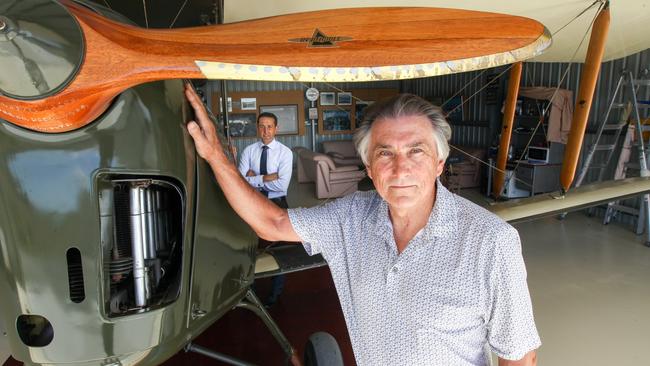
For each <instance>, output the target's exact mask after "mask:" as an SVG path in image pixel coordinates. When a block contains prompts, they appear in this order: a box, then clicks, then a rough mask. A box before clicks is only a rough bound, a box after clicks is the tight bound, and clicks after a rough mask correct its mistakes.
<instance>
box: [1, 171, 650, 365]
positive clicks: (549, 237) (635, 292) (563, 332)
mask: <svg viewBox="0 0 650 366" xmlns="http://www.w3.org/2000/svg"><path fill="white" fill-rule="evenodd" d="M362 186H363V187H364V188H368V187H369V183H368V182H364V183H363V184H362ZM313 192H314V187H313V184H297V183H292V185H291V188H290V193H289V204H290V205H291V206H292V207H296V206H312V205H314V204H319V203H322V202H323V201H320V200H317V199H315V198H314V196H313ZM460 193H461V195H464V196H468V197H469V198H470V199H472V200H475V201H477V203H480V204H485V200H484V199H483V198H482V196H481V195H480V194H478V193H477V192H473V191H469V190H466V191H462V192H460ZM516 228H517V229H518V230H519V233H520V235H521V238H522V244H523V245H522V246H523V254H524V259H525V261H526V265H527V268H528V283H529V288H530V292H531V296H532V302H533V307H534V311H535V319H536V322H537V327H538V330H539V332H540V335H541V338H542V343H543V345H542V347H541V348H540V349H539V350H538V357H539V364H540V365H590V366H598V365H649V364H650V351H649V349H650V347H648V344H650V248H646V247H645V246H643V244H642V237H639V236H636V235H634V233H633V231H632V228H631V227H625V226H622V225H620V224H610V225H608V226H603V225H601V223H600V219H599V218H592V217H588V216H586V215H585V214H583V213H580V212H577V213H571V214H569V215H568V217H567V218H566V219H565V220H564V221H558V220H556V219H555V218H547V219H542V220H537V221H533V222H528V223H523V224H518V225H516ZM303 273H305V274H307V273H306V272H303ZM296 275H298V274H296ZM327 275H328V273H327V272H324V276H327ZM296 282H298V281H294V282H293V283H294V286H295V283H296ZM330 290H331V289H329V288H328V289H321V290H319V291H323V292H327V293H328V294H329V295H328V296H330V297H332V296H335V295H334V294H333V292H332V291H330ZM300 291H303V292H302V293H301V294H300V296H302V297H304V296H305V292H304V291H306V290H305V289H302V290H300ZM296 295H297V294H296ZM314 295H315V294H310V295H309V296H307V297H308V298H310V297H311V296H314ZM291 296H293V295H291ZM284 301H285V302H284V305H283V304H282V298H281V302H280V303H279V305H281V306H280V308H278V309H275V310H274V313H275V314H273V315H274V317H276V316H277V317H278V318H280V319H281V318H282V316H283V315H282V314H284V313H286V314H287V316H292V317H293V316H295V315H296V310H295V309H293V310H292V309H291V307H292V303H291V302H290V296H289V294H287V296H286V297H285V300H284ZM312 306H313V304H312ZM330 306H332V305H331V304H330ZM285 307H286V309H285ZM310 310H311V312H312V314H313V313H314V312H315V311H316V309H314V308H311V309H310ZM235 319H236V320H232V319H231V320H230V323H231V327H232V329H236V328H237V327H241V326H242V323H241V321H240V320H239V318H235ZM280 319H276V320H278V323H281V324H280V325H281V326H284V327H285V328H286V327H289V328H293V327H296V326H299V327H300V326H301V323H299V322H298V323H296V322H295V321H292V322H289V323H285V321H283V320H280ZM0 326H1V324H0ZM215 326H219V327H220V329H219V332H220V333H228V331H229V330H228V324H224V322H222V321H221V320H220V321H219V322H217V323H216V324H215ZM302 326H304V325H302ZM260 332H265V330H264V329H262V328H260ZM285 332H287V333H291V332H293V330H290V331H287V330H286V329H285ZM206 333H207V332H206ZM0 334H1V333H0ZM248 336H249V337H250V336H251V334H250V333H249V334H248ZM1 338H2V337H0V356H2V351H3V348H2V347H3V344H2V339H1ZM207 338H209V337H206V339H207ZM339 338H342V341H343V342H348V340H347V339H346V337H344V336H343V337H339ZM340 341H341V340H340ZM243 343H244V344H241V345H239V347H240V348H242V351H241V352H242V353H243V354H246V352H248V354H251V353H256V349H250V347H255V345H253V344H252V343H248V342H243ZM207 345H208V344H206V346H207ZM5 347H6V346H5ZM344 347H349V345H344ZM224 351H227V350H224ZM257 352H260V353H265V352H264V351H263V350H259V351H257ZM265 354H266V353H265ZM348 359H349V358H348ZM0 360H3V359H2V358H0ZM198 360H200V361H201V364H203V362H205V364H210V365H212V364H215V363H214V362H212V361H208V360H205V359H202V358H192V359H188V360H187V361H180V360H178V361H176V360H175V359H172V360H170V362H169V363H166V364H169V365H180V364H183V365H189V364H198V363H197V361H198ZM1 362H2V361H0V363H1ZM16 364H18V363H17V362H15V361H13V362H12V361H8V362H7V363H6V365H12V366H13V365H16Z"/></svg>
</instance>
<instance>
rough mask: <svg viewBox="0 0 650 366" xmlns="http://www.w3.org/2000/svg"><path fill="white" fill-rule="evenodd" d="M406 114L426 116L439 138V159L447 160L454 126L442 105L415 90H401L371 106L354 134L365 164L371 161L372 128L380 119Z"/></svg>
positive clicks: (436, 139) (434, 135)
mask: <svg viewBox="0 0 650 366" xmlns="http://www.w3.org/2000/svg"><path fill="white" fill-rule="evenodd" d="M406 116H424V117H427V118H428V119H429V121H430V122H431V127H433V139H434V141H435V142H436V149H437V151H436V152H437V155H438V159H440V160H442V161H444V160H446V159H447V156H449V143H448V141H449V139H450V138H451V127H450V126H449V123H447V121H446V120H445V116H444V114H443V113H442V110H441V109H440V107H436V106H434V105H433V104H431V103H429V102H428V101H426V100H424V99H422V98H420V97H418V96H417V95H414V94H399V95H396V96H394V97H390V98H387V99H384V100H381V101H379V102H376V103H374V104H372V105H371V106H369V107H368V108H367V109H366V111H365V114H364V117H363V122H361V125H360V126H359V129H358V130H357V132H356V133H355V134H354V145H355V146H356V148H357V153H358V154H359V156H360V157H361V160H363V163H364V164H365V165H369V164H368V163H369V156H368V149H369V148H370V146H369V145H370V131H371V129H372V125H373V123H374V122H375V121H377V120H378V119H397V118H399V117H406Z"/></svg>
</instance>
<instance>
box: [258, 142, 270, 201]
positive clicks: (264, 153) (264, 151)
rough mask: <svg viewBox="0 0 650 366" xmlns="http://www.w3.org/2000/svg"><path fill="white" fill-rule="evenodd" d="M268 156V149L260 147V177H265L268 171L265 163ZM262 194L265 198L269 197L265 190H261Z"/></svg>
mask: <svg viewBox="0 0 650 366" xmlns="http://www.w3.org/2000/svg"><path fill="white" fill-rule="evenodd" d="M268 154H269V147H268V146H266V145H264V146H262V156H260V175H267V174H268V171H267V170H266V161H267V158H268ZM261 192H262V194H263V195H264V196H266V197H268V196H269V192H268V191H267V190H265V189H262V190H261Z"/></svg>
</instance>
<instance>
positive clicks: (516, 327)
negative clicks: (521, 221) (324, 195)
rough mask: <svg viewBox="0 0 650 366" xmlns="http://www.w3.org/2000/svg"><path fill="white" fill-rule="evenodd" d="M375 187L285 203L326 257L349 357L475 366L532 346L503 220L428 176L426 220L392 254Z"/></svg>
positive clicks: (511, 237)
mask: <svg viewBox="0 0 650 366" xmlns="http://www.w3.org/2000/svg"><path fill="white" fill-rule="evenodd" d="M388 215H389V212H388V205H387V203H386V201H384V200H383V199H382V198H381V197H380V196H379V195H378V194H377V192H376V191H370V192H356V193H354V194H351V195H349V196H347V197H344V198H341V199H338V200H336V201H333V202H330V203H328V204H326V205H322V206H317V207H312V208H298V209H291V210H289V217H290V219H291V223H292V225H293V227H294V229H295V231H296V233H297V234H298V235H299V236H300V238H301V239H302V241H303V245H304V246H305V249H306V250H307V252H308V253H309V254H310V255H313V254H316V253H321V254H322V255H323V257H324V258H325V259H326V260H327V262H328V264H329V267H330V271H331V273H332V278H333V279H334V284H335V286H336V290H337V293H338V295H339V299H340V302H341V307H342V308H343V314H344V316H345V321H346V324H347V327H348V333H349V335H350V339H351V341H352V348H353V350H354V354H355V358H356V361H357V364H358V365H445V366H447V365H485V364H489V361H488V360H489V352H488V350H492V351H493V352H495V353H496V354H497V355H498V356H499V357H501V358H505V359H510V360H518V359H521V358H522V357H523V356H524V355H525V354H526V353H528V352H529V351H531V350H534V349H536V348H538V347H539V346H540V344H541V342H540V339H539V335H538V334H537V329H536V327H535V322H534V319H533V311H532V306H531V301H530V295H529V293H528V286H527V284H526V268H525V266H524V261H523V258H522V255H521V244H520V240H519V235H518V233H517V231H516V229H514V228H513V227H512V226H510V225H509V224H508V223H506V222H504V221H503V220H501V219H500V218H498V217H497V216H495V215H494V214H492V213H490V212H488V211H487V210H485V209H483V208H481V207H479V206H477V205H475V204H474V203H472V202H470V201H468V200H466V199H464V198H462V197H459V196H457V195H454V194H452V193H451V192H449V191H448V190H447V189H446V188H444V187H443V186H442V184H440V182H437V197H436V202H435V204H434V207H433V210H432V212H431V216H430V217H429V221H428V224H427V226H426V227H425V228H423V229H422V230H421V231H420V232H419V233H418V234H417V235H416V236H415V237H414V238H413V239H412V240H411V241H410V242H409V245H408V246H407V247H406V249H405V250H404V251H403V252H402V253H401V254H398V252H397V246H396V244H395V240H394V238H393V229H392V224H391V222H390V219H389V216H388Z"/></svg>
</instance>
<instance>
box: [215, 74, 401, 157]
mask: <svg viewBox="0 0 650 366" xmlns="http://www.w3.org/2000/svg"><path fill="white" fill-rule="evenodd" d="M220 84H221V83H220V82H210V83H209V88H210V89H211V91H214V92H216V91H220V89H221V85H220ZM310 86H312V84H308V83H287V82H263V81H227V86H226V88H227V90H228V92H248V91H286V90H303V91H304V90H307V88H309V87H310ZM313 87H315V88H316V89H318V90H319V91H321V92H322V91H349V90H351V89H363V88H395V89H399V87H400V83H399V82H398V81H387V82H373V83H328V84H326V83H313ZM308 107H309V101H308V100H307V99H305V116H307V115H308V113H307V110H306V109H307V108H308ZM302 123H305V125H306V126H305V134H304V135H302V136H297V135H280V136H277V140H278V141H280V142H281V143H283V144H285V145H286V146H288V147H290V148H292V147H294V146H304V147H307V148H310V149H311V147H312V134H311V128H312V126H311V124H310V123H309V121H302ZM315 136H316V149H317V150H320V149H321V148H320V143H321V142H323V141H329V140H349V139H351V138H352V135H351V134H340V135H319V134H318V131H316V134H315ZM255 141H256V139H255V138H238V139H234V143H235V146H236V147H237V149H238V150H239V151H241V150H242V149H244V148H245V147H246V146H248V145H250V144H252V143H253V142H255Z"/></svg>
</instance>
